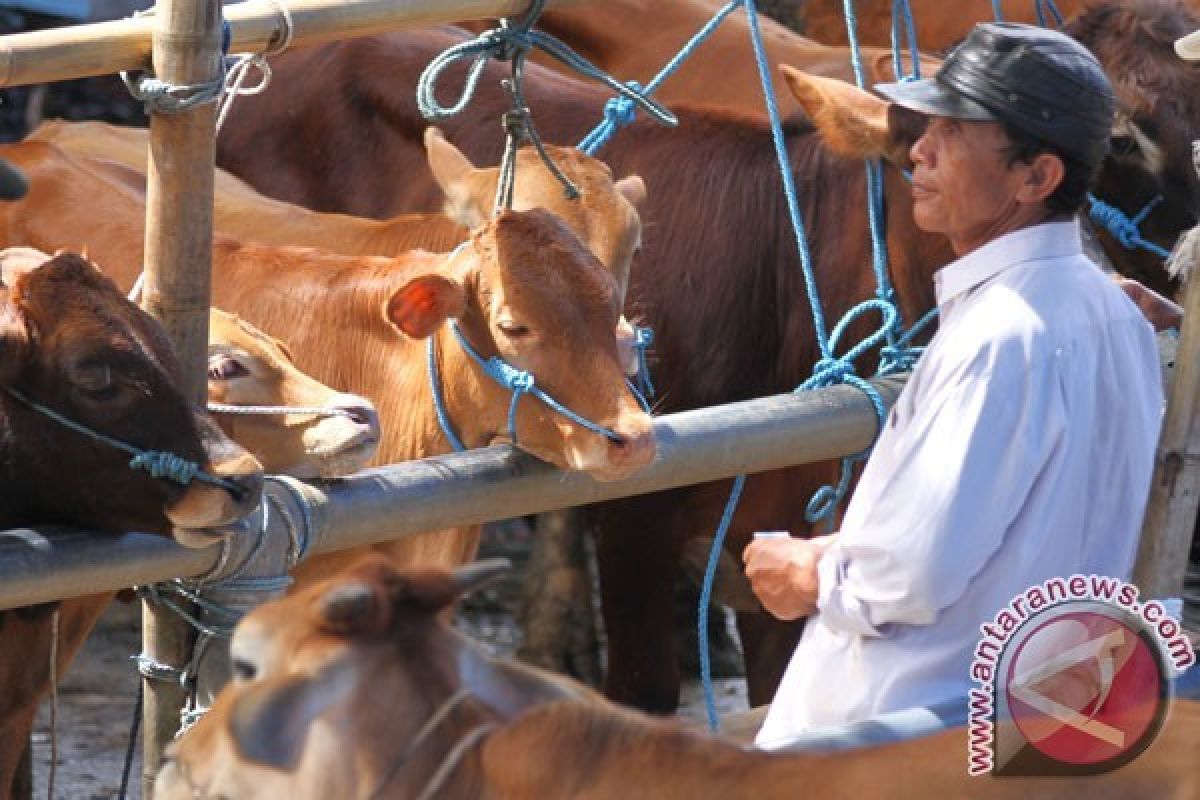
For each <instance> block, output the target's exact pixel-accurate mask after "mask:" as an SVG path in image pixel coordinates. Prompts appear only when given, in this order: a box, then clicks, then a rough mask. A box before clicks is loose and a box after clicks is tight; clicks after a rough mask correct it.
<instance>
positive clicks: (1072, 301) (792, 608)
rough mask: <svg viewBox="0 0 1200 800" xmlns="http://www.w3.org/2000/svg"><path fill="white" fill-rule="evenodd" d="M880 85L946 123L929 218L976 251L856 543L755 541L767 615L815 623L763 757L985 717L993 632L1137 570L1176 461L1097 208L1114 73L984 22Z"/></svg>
mask: <svg viewBox="0 0 1200 800" xmlns="http://www.w3.org/2000/svg"><path fill="white" fill-rule="evenodd" d="M877 88H878V90H879V91H880V93H881V94H883V95H884V96H885V97H887V98H888V99H889V100H891V101H892V102H894V103H896V104H898V105H900V106H902V107H905V108H908V109H911V110H913V111H916V112H919V113H921V114H924V115H926V116H927V117H928V125H927V128H926V130H925V132H924V134H923V135H922V136H921V138H920V139H919V140H918V141H917V142H916V143H915V144H914V145H913V147H912V151H911V156H912V161H913V164H914V169H913V174H912V194H913V215H914V217H915V219H916V222H917V225H918V226H920V227H921V228H922V229H923V230H926V231H931V232H938V233H942V234H944V235H945V236H947V237H948V238H949V240H950V242H951V244H952V245H953V248H954V250H955V253H956V254H957V255H958V260H957V261H955V262H953V263H952V264H950V265H948V266H946V267H945V268H943V269H942V270H940V271H939V272H938V273H937V275H936V277H935V283H936V287H935V288H936V293H937V301H938V307H939V309H940V324H939V329H938V332H937V334H936V335H935V336H934V338H933V340H932V341H931V342H930V344H929V347H928V348H927V350H926V352H925V355H924V356H923V357H922V359H921V361H920V363H919V364H918V366H917V368H916V370H915V371H914V372H913V375H912V378H911V379H910V380H909V383H908V385H907V387H906V388H905V390H904V391H903V392H902V394H901V395H900V397H899V399H898V400H897V402H896V406H895V408H894V409H893V410H892V412H891V414H890V416H889V417H888V419H887V422H886V424H885V426H884V429H883V431H882V432H881V433H880V436H879V440H878V442H877V443H876V446H875V450H874V452H873V454H872V456H871V458H870V460H869V461H868V463H867V465H866V467H865V469H864V471H863V475H862V478H861V480H860V482H859V484H858V488H857V490H856V491H855V493H854V496H853V498H852V499H851V501H850V503H849V505H848V507H847V509H846V513H845V517H844V519H843V523H842V527H841V531H840V532H839V533H836V534H833V535H832V536H828V537H822V538H818V539H813V540H801V539H796V538H790V539H779V538H775V539H768V538H763V539H757V540H755V541H753V542H751V543H750V545H749V546H748V547H747V548H746V550H745V553H744V559H745V562H746V574H747V577H748V578H749V579H750V581H751V584H752V586H753V588H754V590H755V593H756V594H757V596H758V598H759V599H760V600H761V601H762V604H763V606H764V607H765V608H766V609H767V610H768V611H770V612H771V613H773V614H775V615H776V616H778V617H781V618H784V619H796V618H799V617H804V616H809V615H813V619H812V620H810V622H809V624H808V626H807V627H806V630H805V632H804V637H803V639H802V640H801V642H800V644H799V646H798V647H797V649H796V652H795V654H794V656H793V658H792V662H791V664H790V665H789V667H788V670H787V673H786V674H785V676H784V678H783V682H782V684H781V685H780V688H779V691H778V693H777V694H776V696H775V700H774V702H773V703H772V705H771V709H770V711H769V712H768V715H767V719H766V722H765V724H764V725H763V727H762V729H761V730H760V731H759V734H758V739H757V743H758V744H759V745H760V746H763V747H773V746H781V745H783V744H786V743H787V742H788V741H789V740H790V739H792V738H794V737H795V736H797V735H799V734H802V733H805V732H809V731H812V730H814V729H819V728H821V727H822V726H831V725H841V724H845V723H850V722H855V721H858V720H861V719H865V718H868V717H872V716H875V715H878V714H881V713H885V712H889V711H895V710H900V709H904V708H910V707H916V706H931V705H933V706H936V705H943V704H946V703H953V702H959V701H961V703H962V705H963V713H964V715H965V706H966V696H967V691H968V689H969V688H970V687H971V686H972V683H971V677H970V663H971V658H972V653H973V651H974V648H975V646H976V644H977V642H978V640H979V636H980V632H979V626H980V624H982V623H984V622H986V621H988V620H990V619H992V617H993V616H994V615H995V614H996V612H997V611H999V610H1000V609H1001V608H1002V607H1003V606H1005V605H1006V604H1007V603H1008V602H1009V601H1010V600H1012V598H1013V597H1014V596H1016V595H1017V594H1019V593H1020V592H1022V591H1024V590H1025V589H1026V588H1028V587H1030V586H1032V585H1033V584H1036V583H1038V582H1040V581H1043V580H1045V579H1048V578H1051V577H1055V576H1069V575H1072V574H1075V573H1084V574H1088V573H1097V574H1103V575H1111V576H1114V577H1118V578H1124V579H1127V578H1128V577H1129V576H1130V573H1131V572H1132V567H1133V560H1134V556H1135V553H1136V549H1137V542H1138V533H1139V530H1140V525H1141V519H1142V514H1143V510H1144V505H1145V502H1146V497H1147V493H1148V489H1149V483H1150V477H1151V473H1152V469H1153V460H1154V448H1155V444H1156V442H1157V439H1158V429H1159V425H1160V417H1161V413H1162V405H1163V397H1162V390H1161V388H1160V378H1159V375H1158V371H1157V370H1158V357H1157V354H1156V348H1155V339H1154V334H1153V332H1152V330H1151V328H1150V326H1149V325H1148V324H1147V322H1146V320H1145V318H1144V317H1143V316H1142V315H1141V314H1140V313H1139V311H1138V309H1137V308H1136V307H1135V306H1134V304H1133V303H1132V302H1131V301H1130V300H1129V298H1128V297H1126V295H1125V293H1124V292H1122V290H1121V289H1120V288H1119V287H1118V286H1117V285H1116V284H1115V283H1114V282H1113V281H1112V280H1111V279H1110V278H1108V277H1107V276H1105V275H1104V274H1103V273H1102V272H1101V271H1100V270H1099V269H1098V268H1097V267H1096V266H1095V264H1093V263H1092V262H1091V261H1089V260H1088V259H1087V257H1086V256H1084V254H1083V249H1082V244H1081V240H1080V232H1079V228H1078V223H1077V221H1076V217H1075V212H1076V211H1077V210H1078V209H1079V208H1080V206H1081V205H1082V203H1083V201H1084V198H1085V196H1086V192H1087V189H1088V186H1089V184H1090V183H1091V181H1092V179H1093V178H1094V176H1095V173H1096V171H1097V169H1098V167H1099V165H1100V162H1101V160H1102V159H1103V158H1104V156H1105V153H1106V152H1107V147H1108V140H1109V134H1110V131H1111V128H1112V121H1113V109H1114V99H1113V94H1112V89H1111V86H1110V85H1109V83H1108V80H1107V79H1106V77H1105V75H1104V73H1103V71H1102V70H1101V69H1100V66H1099V65H1098V64H1097V63H1096V61H1095V59H1094V58H1093V57H1092V56H1091V54H1090V53H1088V51H1087V50H1085V49H1084V48H1083V47H1082V46H1080V45H1079V44H1077V43H1075V42H1074V41H1073V40H1071V39H1069V38H1067V37H1066V36H1064V35H1062V34H1059V33H1057V32H1054V31H1048V30H1043V29H1040V28H1032V27H1027V26H1020V25H1004V24H989V25H980V26H978V27H977V28H975V30H974V31H973V32H972V33H971V35H970V36H969V37H968V38H967V40H966V41H965V42H964V43H963V45H962V46H961V47H960V48H959V49H958V50H956V51H955V52H954V53H953V54H952V55H951V56H950V58H949V59H948V60H947V61H946V63H945V65H944V66H943V67H942V69H941V70H940V71H939V72H938V74H937V76H936V77H935V78H933V79H928V80H923V81H914V82H908V83H899V84H889V85H884V86H880V87H877Z"/></svg>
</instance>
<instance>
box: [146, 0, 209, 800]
mask: <svg viewBox="0 0 1200 800" xmlns="http://www.w3.org/2000/svg"><path fill="white" fill-rule="evenodd" d="M220 18H221V17H220V4H219V2H218V0H160V2H159V3H158V5H157V14H156V16H155V28H154V37H153V66H154V75H155V76H156V77H157V78H158V79H159V80H162V81H165V82H166V83H169V84H172V85H175V86H190V85H196V84H204V83H207V82H209V81H212V80H215V79H217V78H219V77H220V74H221V69H220V59H221V57H222V56H221V47H220ZM215 122H216V115H215V106H214V105H213V104H212V103H208V104H204V105H200V106H198V107H196V108H193V109H191V110H189V111H185V112H182V113H177V114H161V113H152V114H151V117H150V158H149V169H148V173H147V181H148V182H147V194H146V278H145V285H144V287H143V290H142V298H143V299H142V304H143V306H144V307H145V308H146V310H147V311H149V312H150V313H151V314H153V315H154V316H155V317H157V318H158V319H160V320H161V321H162V323H163V325H164V327H165V328H166V329H167V333H168V335H169V336H170V337H171V341H172V343H173V344H174V345H175V349H176V351H177V353H178V355H179V361H180V366H181V368H182V371H183V389H184V392H185V394H186V395H187V396H188V397H190V398H192V400H193V401H194V402H196V403H198V404H201V403H204V402H205V401H206V399H207V385H206V377H205V375H206V372H207V370H206V365H207V361H208V355H207V353H208V307H209V302H210V298H211V261H212V219H213V160H214V152H215V143H214V138H215V131H216V125H215ZM191 633H192V632H191V630H190V629H189V628H188V627H187V624H186V623H185V622H184V621H183V620H182V619H180V618H179V616H178V615H176V614H174V613H172V612H170V611H169V610H167V609H163V608H159V607H156V606H154V605H152V604H150V603H146V604H145V605H144V606H143V616H142V649H143V652H144V653H145V654H146V655H147V656H149V657H150V658H152V659H154V660H155V661H156V662H158V663H160V664H164V665H168V666H172V667H177V668H181V667H183V666H184V665H186V664H187V663H188V659H189V657H190V654H191V644H192V635H191ZM145 698H146V700H145V709H144V714H143V720H144V733H143V737H144V744H143V748H142V797H143V798H146V799H147V800H150V798H152V797H153V794H154V776H155V774H156V773H157V772H158V766H159V763H160V761H161V759H162V751H163V748H164V747H165V746H166V744H167V743H168V742H170V741H171V739H172V738H173V737H174V736H175V733H176V731H177V730H178V728H179V710H180V709H181V708H182V707H183V703H184V699H185V693H184V689H183V687H181V686H179V685H178V684H173V683H170V682H167V681H153V680H148V681H146V684H145Z"/></svg>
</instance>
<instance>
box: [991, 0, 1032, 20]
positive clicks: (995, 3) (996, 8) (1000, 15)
mask: <svg viewBox="0 0 1200 800" xmlns="http://www.w3.org/2000/svg"><path fill="white" fill-rule="evenodd" d="M1034 1H1035V2H1036V0H1034ZM992 16H993V17H995V18H996V22H1004V6H1002V5H1001V3H1000V0H992Z"/></svg>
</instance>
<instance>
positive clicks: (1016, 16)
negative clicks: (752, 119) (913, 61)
mask: <svg viewBox="0 0 1200 800" xmlns="http://www.w3.org/2000/svg"><path fill="white" fill-rule="evenodd" d="M892 5H893V3H892V0H856V2H855V12H856V13H855V16H856V18H857V20H858V39H859V41H860V42H862V43H864V44H873V45H879V46H881V47H886V46H890V44H891V37H892ZM1039 5H1040V6H1041V8H1042V16H1041V17H1039V16H1038V6H1039ZM1050 5H1051V3H1050V0H1001V3H1000V8H1001V14H1002V18H1003V19H1004V21H1005V22H1023V23H1025V24H1026V25H1038V24H1041V22H1042V21H1043V20H1044V21H1045V23H1046V24H1047V25H1055V24H1056V23H1057V20H1056V19H1055V16H1054V14H1053V12H1052V11H1051V10H1050ZM1053 5H1054V7H1056V8H1057V9H1058V11H1059V13H1060V14H1062V16H1063V18H1064V19H1066V18H1067V17H1070V16H1071V15H1072V14H1074V13H1075V12H1076V11H1078V10H1079V8H1080V7H1081V6H1083V5H1084V2H1083V0H1053ZM909 7H910V8H911V9H912V15H913V22H914V25H915V27H916V29H917V41H918V43H919V44H920V46H921V49H922V50H924V51H925V52H927V53H943V52H945V51H947V50H949V49H950V48H952V47H954V46H955V45H956V44H958V43H959V42H961V41H962V40H963V39H965V38H967V34H968V33H969V32H970V30H971V28H972V27H974V26H975V24H976V23H979V22H992V21H994V20H995V19H996V15H995V12H994V10H993V6H992V0H969V1H968V2H965V3H956V4H955V5H954V7H953V9H950V8H948V7H947V6H946V4H945V3H944V2H942V0H909ZM802 16H803V25H804V28H803V30H804V34H805V35H806V36H811V37H812V38H814V39H816V40H817V41H819V42H825V43H826V44H836V45H844V44H847V43H848V42H849V39H848V38H847V33H846V16H845V5H844V4H843V3H842V0H806V2H805V3H804V12H803V15H802ZM901 41H904V39H903V37H902V38H901Z"/></svg>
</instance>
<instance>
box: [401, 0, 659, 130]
mask: <svg viewBox="0 0 1200 800" xmlns="http://www.w3.org/2000/svg"><path fill="white" fill-rule="evenodd" d="M540 5H541V4H540V3H536V2H535V4H534V10H533V12H534V13H530V14H529V15H527V16H526V18H525V19H523V20H521V21H520V22H518V23H516V24H515V25H508V24H507V23H502V25H501V27H500V28H495V29H492V30H489V31H484V32H483V33H482V34H480V35H479V36H477V37H476V38H474V39H472V40H470V41H466V42H461V43H459V44H456V45H454V46H453V47H450V48H448V49H447V50H446V51H445V52H443V53H440V54H439V55H438V56H437V57H436V58H434V59H433V60H432V61H430V62H429V65H428V66H427V67H426V68H425V70H424V71H423V72H422V73H421V77H420V79H419V80H418V81H417V107H418V108H419V109H420V111H421V114H422V115H423V116H424V117H425V118H426V119H429V120H441V119H445V118H447V117H451V116H454V115H455V114H457V113H459V112H460V111H462V110H463V109H464V108H466V107H467V104H468V103H469V102H470V101H471V98H472V97H473V96H474V94H475V88H476V86H477V84H478V83H479V78H480V77H481V76H482V74H483V69H484V67H485V66H486V65H487V61H488V59H489V58H497V59H499V60H502V61H508V60H512V59H514V58H516V57H518V56H522V55H523V54H525V53H527V52H529V51H530V50H531V49H535V48H536V49H538V50H541V51H542V52H544V53H546V54H547V55H549V56H551V57H553V58H556V59H558V60H559V61H561V62H562V63H563V64H565V65H566V66H568V67H570V68H571V69H573V70H575V71H576V72H578V73H579V74H581V75H583V76H584V77H587V78H591V79H593V80H596V81H599V82H600V83H603V84H604V85H605V86H608V87H609V88H610V89H612V90H613V91H615V92H617V93H618V94H620V95H621V96H622V97H625V98H627V99H628V100H629V101H630V102H632V103H636V104H637V105H639V106H641V107H642V109H643V110H645V111H646V112H647V113H648V114H650V115H651V116H652V117H654V118H655V119H656V120H658V121H659V122H660V123H662V124H663V125H669V126H674V125H676V124H678V122H677V120H676V119H675V115H674V114H672V113H671V112H670V110H668V109H667V108H664V107H663V106H662V105H660V104H658V103H657V102H655V101H654V100H651V99H650V98H648V97H646V96H644V95H643V94H641V93H640V92H636V91H634V90H633V89H630V88H629V87H627V86H625V85H623V84H621V83H620V82H619V81H617V80H616V79H615V78H613V77H612V76H611V75H609V74H607V73H605V72H603V71H601V70H600V69H598V68H597V67H595V66H594V65H593V64H591V63H590V62H589V61H587V60H586V59H585V58H584V57H583V56H581V55H579V54H578V53H576V52H575V51H574V50H572V49H571V48H570V47H568V46H567V45H565V44H563V43H562V42H561V41H559V40H558V39H555V38H554V37H553V36H550V35H549V34H546V33H543V32H541V31H535V30H531V29H530V26H531V25H532V24H533V21H534V20H535V19H536V17H537V12H540ZM466 58H470V59H473V60H472V62H471V66H470V68H469V70H468V71H467V79H466V83H465V84H464V86H463V90H462V93H461V94H460V95H459V98H458V100H457V102H455V103H454V105H452V106H450V107H448V108H447V107H445V106H443V105H441V104H440V103H439V102H438V100H437V97H436V92H435V89H436V86H437V82H438V79H439V78H440V77H441V75H442V73H443V72H445V70H446V69H447V67H449V66H450V65H451V64H453V63H454V62H456V61H459V60H462V59H466Z"/></svg>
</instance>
